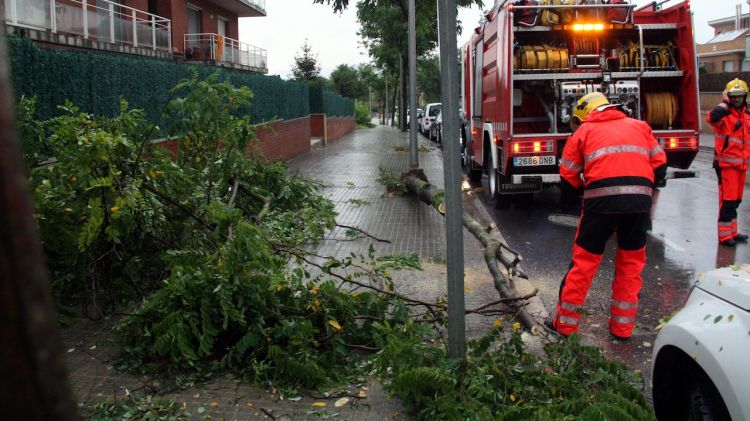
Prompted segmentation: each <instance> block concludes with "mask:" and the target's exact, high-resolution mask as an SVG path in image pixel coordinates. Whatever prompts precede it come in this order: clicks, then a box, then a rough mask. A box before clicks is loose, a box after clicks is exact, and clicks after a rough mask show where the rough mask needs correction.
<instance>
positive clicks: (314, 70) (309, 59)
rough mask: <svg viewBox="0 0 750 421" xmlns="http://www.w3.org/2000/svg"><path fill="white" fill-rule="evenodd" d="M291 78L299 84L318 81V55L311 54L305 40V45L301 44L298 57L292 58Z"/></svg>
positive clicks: (310, 49) (310, 48)
mask: <svg viewBox="0 0 750 421" xmlns="http://www.w3.org/2000/svg"><path fill="white" fill-rule="evenodd" d="M292 78H293V79H294V80H296V81H299V82H316V81H319V80H320V64H318V55H317V54H313V52H312V47H311V46H310V44H309V43H308V42H307V39H306V38H305V43H304V44H302V51H301V52H300V54H299V55H296V56H294V67H293V68H292Z"/></svg>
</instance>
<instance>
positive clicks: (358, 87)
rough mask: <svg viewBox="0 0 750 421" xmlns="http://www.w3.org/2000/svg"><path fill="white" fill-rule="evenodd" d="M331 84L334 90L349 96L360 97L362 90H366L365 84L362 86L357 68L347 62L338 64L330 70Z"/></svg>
mask: <svg viewBox="0 0 750 421" xmlns="http://www.w3.org/2000/svg"><path fill="white" fill-rule="evenodd" d="M331 84H333V90H334V92H336V93H337V94H339V95H342V96H345V97H349V98H362V97H363V91H366V90H367V87H366V86H362V83H361V81H360V79H359V72H357V69H356V68H355V67H353V66H349V65H348V64H339V65H338V67H336V69H334V71H333V72H331Z"/></svg>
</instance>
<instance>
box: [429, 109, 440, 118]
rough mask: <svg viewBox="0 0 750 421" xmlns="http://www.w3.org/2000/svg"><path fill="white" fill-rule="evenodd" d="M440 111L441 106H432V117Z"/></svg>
mask: <svg viewBox="0 0 750 421" xmlns="http://www.w3.org/2000/svg"><path fill="white" fill-rule="evenodd" d="M439 112H440V107H431V108H430V117H435V116H436V115H438V113H439Z"/></svg>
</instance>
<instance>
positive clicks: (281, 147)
mask: <svg viewBox="0 0 750 421" xmlns="http://www.w3.org/2000/svg"><path fill="white" fill-rule="evenodd" d="M256 134H257V136H258V141H259V142H258V143H256V144H253V145H251V146H250V147H249V149H248V151H247V155H251V154H253V153H255V152H257V151H260V152H262V153H263V156H265V157H266V159H268V160H269V161H275V160H277V159H281V160H283V161H288V160H290V159H292V158H294V157H297V156H299V155H302V154H304V153H306V152H309V151H310V118H309V117H302V118H296V119H294V120H282V121H278V122H276V123H273V124H271V125H270V128H261V129H257V130H256ZM155 145H157V146H159V147H161V148H164V149H167V150H169V151H170V152H172V153H173V154H174V155H176V154H177V141H176V140H174V139H171V140H165V141H160V142H156V143H155Z"/></svg>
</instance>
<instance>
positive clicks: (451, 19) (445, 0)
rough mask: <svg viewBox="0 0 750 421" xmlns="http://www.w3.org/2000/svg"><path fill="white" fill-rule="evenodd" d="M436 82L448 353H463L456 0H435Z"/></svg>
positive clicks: (464, 341) (452, 355) (457, 354)
mask: <svg viewBox="0 0 750 421" xmlns="http://www.w3.org/2000/svg"><path fill="white" fill-rule="evenodd" d="M438 16H439V20H440V22H439V31H438V33H439V38H440V57H441V60H440V85H441V89H440V91H441V97H442V104H443V105H442V107H441V112H442V114H443V134H444V136H443V170H444V174H445V237H446V241H447V247H446V253H447V261H448V355H449V356H451V357H453V358H464V357H465V355H466V331H465V330H466V327H465V326H466V323H465V322H466V321H465V319H464V240H463V234H464V233H463V222H462V215H463V207H462V206H461V162H460V160H459V153H460V152H459V150H458V124H457V123H458V107H459V99H458V74H457V73H458V72H457V70H458V65H457V63H458V53H457V51H456V0H438Z"/></svg>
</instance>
